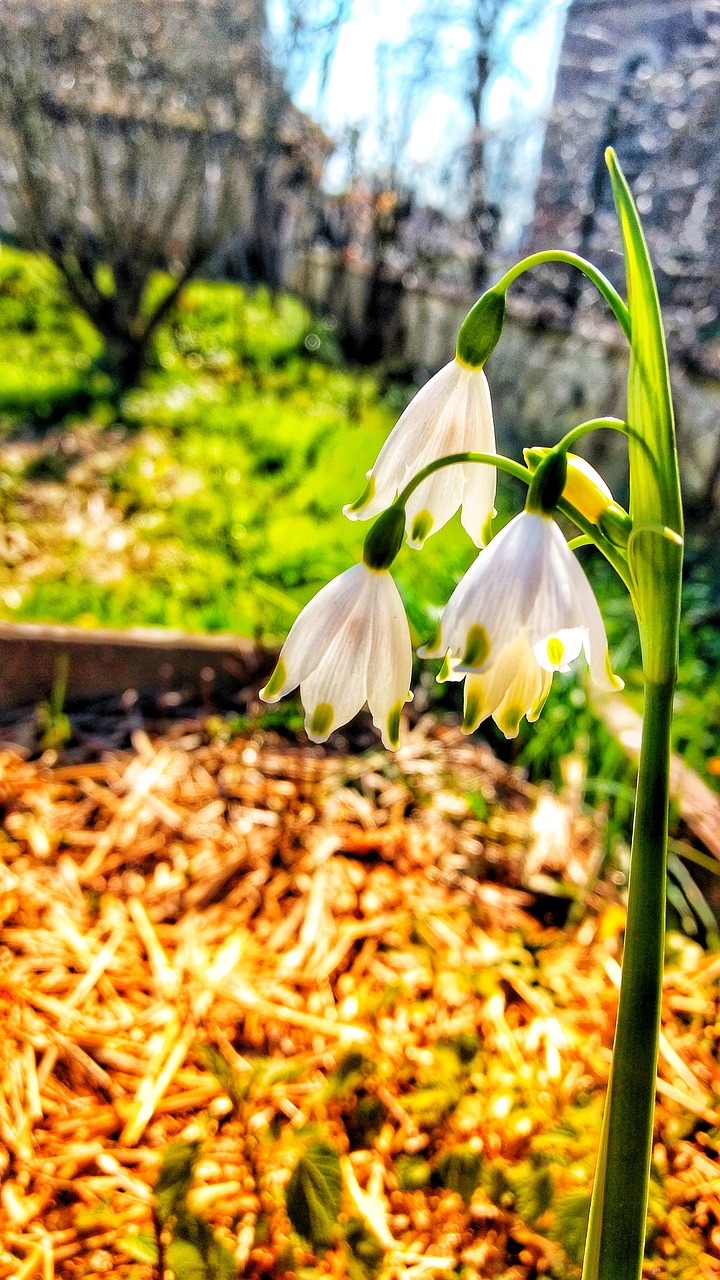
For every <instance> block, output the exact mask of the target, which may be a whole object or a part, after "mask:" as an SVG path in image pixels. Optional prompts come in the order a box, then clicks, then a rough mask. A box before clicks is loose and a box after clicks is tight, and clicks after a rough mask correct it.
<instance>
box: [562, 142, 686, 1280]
mask: <svg viewBox="0 0 720 1280" xmlns="http://www.w3.org/2000/svg"><path fill="white" fill-rule="evenodd" d="M607 161H608V167H609V169H610V177H611V181H612V187H613V195H614V198H615V204H616V208H617V212H618V220H619V223H620V230H621V234H622V239H623V247H624V250H625V266H626V275H627V284H628V304H629V311H630V316H631V320H632V323H631V347H630V370H629V376H628V412H627V420H628V424H629V427H630V431H629V434H628V457H629V463H630V515H631V516H632V521H633V532H632V534H631V536H630V540H629V541H628V549H627V550H628V566H629V569H630V571H631V575H632V584H633V601H634V604H635V608H636V612H637V615H638V625H639V628H640V640H641V645H642V657H643V675H644V677H645V712H644V716H643V732H642V746H641V751H640V763H639V770H638V783H637V799H636V804H635V821H634V825H633V841H632V851H631V857H630V886H629V897H628V918H627V928H626V933H625V949H624V954H623V974H622V982H621V987H620V1002H619V1007H618V1018H617V1027H616V1031H615V1044H614V1047H613V1059H612V1066H611V1070H610V1087H609V1090H608V1097H607V1101H606V1104H605V1116H604V1119H603V1131H602V1136H601V1141H600V1152H599V1155H598V1163H597V1169H596V1172H595V1182H594V1186H593V1194H592V1204H591V1209H590V1224H589V1229H588V1238H587V1244H586V1249H585V1259H584V1264H583V1280H638V1278H639V1277H640V1274H641V1271H642V1260H643V1250H644V1242H645V1229H646V1215H647V1196H648V1185H649V1177H650V1160H651V1155H652V1136H653V1115H654V1110H655V1094H656V1072H657V1053H658V1039H659V1030H660V995H661V990H662V973H663V952H664V937H665V876H666V861H667V817H668V789H669V768H670V730H671V724H672V697H673V689H674V686H675V675H676V669H677V651H678V631H679V619H680V587H681V573H682V508H681V503H680V483H679V475H678V462H677V452H676V447H675V428H674V423H673V410H672V398H671V394H670V379H669V373H668V361H667V352H666V349H665V337H664V333H663V326H662V318H661V315H660V306H659V302H658V296H657V289H656V287H655V280H654V277H653V271H652V265H651V263H650V258H649V255H648V251H647V245H646V243H645V238H644V235H643V231H642V227H641V225H640V219H639V218H638V214H637V210H636V208H635V205H634V202H633V199H632V195H631V193H630V190H629V187H628V185H627V182H626V181H625V178H624V176H623V174H622V172H621V170H620V167H619V165H618V163H617V158H616V156H615V155H614V153H613V152H612V151H609V152H608V153H607Z"/></svg>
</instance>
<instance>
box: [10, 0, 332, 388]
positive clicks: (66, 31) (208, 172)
mask: <svg viewBox="0 0 720 1280" xmlns="http://www.w3.org/2000/svg"><path fill="white" fill-rule="evenodd" d="M263 36H264V10H263V6H262V3H261V0H239V2H236V3H231V0H215V3H214V4H205V3H201V2H200V0H179V2H178V3H175V4H173V5H167V4H163V3H162V0H104V3H103V4H102V5H92V4H91V3H90V0H68V2H67V3H65V4H63V5H58V4H56V3H52V0H6V4H5V6H4V9H3V15H2V19H1V25H0V156H1V157H2V185H3V187H4V189H5V193H6V199H7V205H8V210H9V212H10V214H11V216H12V218H13V220H14V224H15V230H16V235H17V237H18V239H19V241H20V242H21V243H23V244H26V245H28V246H32V247H34V248H37V249H39V250H42V251H43V252H45V253H47V254H48V255H49V256H50V257H51V258H52V260H53V262H54V263H55V264H56V265H57V267H58V268H59V270H60V271H61V273H62V275H63V278H64V280H65V283H66V285H67V287H68V290H69V291H70V294H71V295H72V297H73V299H74V300H75V302H76V303H77V304H78V305H79V306H80V307H81V308H82V309H83V310H84V311H85V313H86V314H87V315H88V316H89V317H90V319H91V320H92V321H93V323H94V324H95V326H96V327H97V329H98V331H99V333H100V334H101V336H102V338H103V340H104V343H105V350H106V355H105V360H106V363H107V366H108V368H109V370H110V371H111V373H112V375H113V378H114V380H115V382H116V385H117V386H118V387H119V388H123V387H125V386H127V385H129V384H131V383H132V382H133V381H135V379H136V378H137V376H138V373H139V371H140V369H141V367H142V364H143V361H144V359H145V356H146V352H147V348H148V343H149V341H150V338H151V336H152V334H153V332H154V330H155V329H156V327H157V325H158V324H159V322H160V321H161V320H162V318H163V317H164V316H165V315H166V314H167V312H168V310H169V309H170V308H171V307H172V305H173V303H174V302H175V300H176V298H177V296H178V294H179V292H180V290H181V289H182V287H183V285H184V284H185V282H186V281H187V280H188V279H189V278H190V277H191V276H192V275H194V274H195V273H196V272H197V271H198V270H199V268H200V267H201V266H202V265H203V264H205V263H207V262H208V260H209V259H210V258H211V257H212V256H213V255H215V254H217V253H218V251H219V250H221V249H223V248H224V249H225V252H232V254H233V255H234V257H235V259H236V262H237V263H238V265H239V268H240V274H245V275H248V274H251V272H252V270H253V269H254V270H255V271H256V272H259V273H260V274H264V275H266V276H271V277H274V278H273V279H272V283H276V282H277V277H278V275H279V269H278V267H277V261H276V259H277V254H278V252H279V245H280V242H281V239H282V221H283V211H284V196H285V195H286V194H287V192H288V191H290V190H291V189H292V188H294V187H295V188H296V187H297V186H299V185H302V183H303V181H307V180H308V179H309V177H310V176H311V173H312V172H313V167H314V165H315V164H316V161H317V160H318V158H321V154H320V156H319V157H318V155H314V156H306V155H305V152H304V150H303V143H304V142H306V141H307V139H303V138H302V137H300V138H298V136H297V135H298V131H299V113H297V112H295V111H294V109H293V108H292V107H291V106H290V103H289V100H288V98H287V95H286V93H285V91H284V89H283V87H282V84H281V82H280V79H279V77H278V75H277V73H276V72H275V71H274V69H273V67H272V65H271V63H270V60H269V57H268V55H267V54H266V52H265V49H264V46H263ZM300 132H302V130H301V129H300ZM311 150H312V147H311ZM320 152H321V149H320ZM158 269H164V270H165V271H166V272H168V277H167V280H168V282H167V286H166V288H165V289H164V291H162V293H161V294H160V296H159V297H158V298H157V299H156V300H155V301H153V302H151V301H150V300H149V296H148V290H147V285H148V281H149V279H150V277H151V275H152V274H153V272H155V271H157V270H158Z"/></svg>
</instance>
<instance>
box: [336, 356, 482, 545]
mask: <svg viewBox="0 0 720 1280" xmlns="http://www.w3.org/2000/svg"><path fill="white" fill-rule="evenodd" d="M466 450H470V451H475V452H479V453H494V452H495V428H494V425H493V416H492V406H491V403H490V392H489V389H488V384H487V378H486V377H485V374H484V373H483V371H482V369H471V368H470V367H469V366H467V365H464V364H462V363H461V361H459V360H457V359H455V360H451V361H450V364H447V365H445V367H444V368H443V369H441V370H440V372H439V373H436V374H435V376H434V377H433V378H431V379H430V381H429V382H427V383H426V384H425V386H424V387H422V388H421V389H420V391H418V393H417V395H416V396H415V397H414V399H413V400H411V401H410V404H409V405H408V406H407V408H406V410H405V412H404V413H403V414H402V416H401V417H400V419H399V421H398V422H397V424H396V425H395V427H393V430H392V431H391V432H390V435H389V436H388V438H387V440H386V441H385V444H384V445H383V447H382V449H381V450H380V453H379V454H378V457H377V460H376V462H375V465H374V467H373V468H372V470H371V471H368V473H367V474H368V485H367V488H366V490H365V492H364V494H363V495H362V497H361V498H359V499H358V500H357V502H353V503H351V504H350V505H349V506H346V507H344V508H343V511H344V513H345V515H346V516H348V518H349V519H351V520H367V519H369V518H370V517H372V516H376V515H379V514H380V512H381V511H384V510H385V508H386V507H389V506H390V504H391V503H392V502H393V500H394V499H395V496H396V495H397V494H398V493H400V492H402V490H403V488H404V486H405V485H406V484H407V482H408V481H409V480H410V479H411V478H412V476H414V475H415V474H416V473H417V472H418V471H420V470H421V469H422V467H424V466H426V465H427V464H428V463H429V462H435V461H436V460H437V459H438V458H442V457H445V456H446V455H447V454H451V453H461V452H463V451H466ZM495 485H496V473H495V468H494V467H490V466H483V465H480V464H477V463H459V464H457V465H455V466H450V467H444V468H443V469H442V470H440V471H437V472H435V473H434V474H433V475H431V476H428V478H427V479H426V480H423V481H422V483H421V484H419V485H418V487H417V489H416V490H415V491H414V493H412V494H411V496H410V498H409V499H408V502H407V504H406V525H405V527H406V530H407V536H408V542H409V544H410V546H412V547H417V548H419V547H421V546H422V544H423V542H424V541H425V539H426V538H427V537H428V535H429V534H430V533H436V532H437V530H438V529H441V528H442V526H443V525H444V524H446V523H447V521H448V520H449V519H450V518H451V516H453V515H454V514H455V512H456V511H457V509H458V507H460V506H461V507H462V517H461V518H462V523H463V528H464V529H465V530H466V532H467V533H468V534H469V535H470V537H471V538H472V540H473V542H474V543H475V545H476V546H478V547H480V546H482V543H483V537H482V533H483V528H484V526H485V525H486V523H487V520H488V518H489V517H490V516H492V514H493V509H494V502H495Z"/></svg>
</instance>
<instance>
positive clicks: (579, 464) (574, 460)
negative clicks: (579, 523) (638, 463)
mask: <svg viewBox="0 0 720 1280" xmlns="http://www.w3.org/2000/svg"><path fill="white" fill-rule="evenodd" d="M549 453H550V450H548V449H543V448H533V449H525V451H524V457H525V461H526V463H527V465H528V466H529V467H532V468H536V467H539V466H540V464H541V462H542V461H543V459H544V458H547V457H548V454H549ZM562 497H563V498H564V499H565V500H566V501H567V502H569V503H571V505H572V506H573V507H575V509H576V511H579V512H580V514H581V515H583V516H585V519H586V520H590V521H592V523H593V524H596V525H597V526H598V528H599V529H600V531H601V533H604V534H605V537H606V538H608V539H609V541H610V542H612V543H614V545H615V546H618V547H624V546H625V545H626V544H627V540H628V536H629V533H630V530H631V529H632V522H631V520H630V517H629V515H628V514H627V512H626V511H625V510H624V509H623V507H621V506H620V504H619V503H617V502H616V501H615V499H614V498H613V496H612V493H611V492H610V489H609V488H608V486H607V485H606V483H605V481H604V480H603V478H602V476H601V475H600V474H599V472H597V471H596V470H595V468H594V467H593V466H591V465H590V463H589V462H587V461H586V459H585V458H580V457H578V455H577V454H576V453H568V454H567V478H566V480H565V487H564V489H563V491H562Z"/></svg>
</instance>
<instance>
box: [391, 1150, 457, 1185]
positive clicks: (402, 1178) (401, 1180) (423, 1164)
mask: <svg viewBox="0 0 720 1280" xmlns="http://www.w3.org/2000/svg"><path fill="white" fill-rule="evenodd" d="M395 1177H396V1178H397V1180H398V1186H399V1188H400V1190H401V1191H419V1190H420V1189H421V1188H422V1187H426V1186H427V1185H428V1183H429V1182H430V1179H431V1177H432V1165H430V1164H429V1162H428V1161H427V1160H424V1159H423V1157H422V1156H410V1155H399V1156H398V1157H397V1159H396V1161H395ZM446 1185H447V1184H446Z"/></svg>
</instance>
